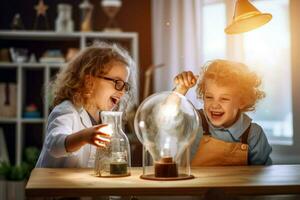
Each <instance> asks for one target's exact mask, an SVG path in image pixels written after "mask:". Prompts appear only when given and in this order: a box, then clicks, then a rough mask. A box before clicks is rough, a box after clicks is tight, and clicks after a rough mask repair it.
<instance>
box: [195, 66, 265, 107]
mask: <svg viewBox="0 0 300 200" xmlns="http://www.w3.org/2000/svg"><path fill="white" fill-rule="evenodd" d="M207 79H210V80H213V81H215V83H216V84H218V85H221V86H229V87H235V88H236V89H238V92H239V95H240V98H241V102H242V105H244V107H243V108H242V109H241V111H242V112H247V111H253V110H255V105H256V103H257V102H258V101H259V100H260V99H262V98H264V97H265V93H264V92H263V91H262V90H260V89H259V87H260V85H261V79H260V77H258V75H257V74H256V73H255V72H252V71H250V70H249V69H248V67H247V66H246V65H244V64H242V63H238V62H233V61H228V60H213V61H209V62H207V64H205V65H204V67H203V69H202V73H201V78H200V81H199V83H198V85H197V90H196V91H197V95H198V98H200V99H203V98H204V93H205V88H206V80H207Z"/></svg>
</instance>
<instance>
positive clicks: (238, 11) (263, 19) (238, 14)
mask: <svg viewBox="0 0 300 200" xmlns="http://www.w3.org/2000/svg"><path fill="white" fill-rule="evenodd" d="M271 19H272V15H271V14H269V13H261V12H260V11H259V10H258V9H257V8H256V7H254V6H253V5H252V4H251V3H250V2H249V1H248V0H237V1H236V4H235V11H234V16H233V20H232V22H231V23H230V24H229V25H228V26H227V27H226V28H225V33H227V34H238V33H244V32H247V31H251V30H253V29H256V28H258V27H260V26H262V25H264V24H266V23H268V22H269V21H270V20H271Z"/></svg>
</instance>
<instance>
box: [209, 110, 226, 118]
mask: <svg viewBox="0 0 300 200" xmlns="http://www.w3.org/2000/svg"><path fill="white" fill-rule="evenodd" d="M210 115H211V117H212V119H220V118H221V117H222V116H223V115H224V112H216V111H211V112H210Z"/></svg>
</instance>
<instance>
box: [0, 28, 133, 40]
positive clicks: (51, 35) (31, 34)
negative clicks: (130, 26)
mask: <svg viewBox="0 0 300 200" xmlns="http://www.w3.org/2000/svg"><path fill="white" fill-rule="evenodd" d="M80 37H92V38H94V37H97V38H102V39H117V40H122V39H133V38H136V37H137V33H135V32H71V33H59V32H53V31H9V30H3V31H0V38H8V39H26V38H27V39H30V40H41V39H44V40H49V39H53V40H61V39H78V38H80Z"/></svg>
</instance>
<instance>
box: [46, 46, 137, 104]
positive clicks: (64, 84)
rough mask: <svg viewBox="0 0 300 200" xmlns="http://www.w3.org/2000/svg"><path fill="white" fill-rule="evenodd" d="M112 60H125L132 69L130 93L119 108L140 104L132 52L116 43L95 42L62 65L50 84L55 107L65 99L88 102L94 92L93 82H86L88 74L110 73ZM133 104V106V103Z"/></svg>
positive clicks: (124, 62) (82, 102)
mask: <svg viewBox="0 0 300 200" xmlns="http://www.w3.org/2000/svg"><path fill="white" fill-rule="evenodd" d="M111 62H121V63H123V64H125V65H126V66H128V68H129V70H130V74H129V80H128V83H129V84H130V91H129V92H127V93H126V94H125V95H124V96H123V98H122V100H121V102H120V106H119V109H126V108H127V107H128V106H129V105H130V104H136V99H137V98H135V97H136V66H135V63H134V62H133V60H132V58H131V57H130V56H129V54H128V52H127V51H126V50H125V49H123V48H121V47H120V46H118V45H116V44H108V43H105V42H101V43H97V44H94V45H93V46H90V47H87V48H85V49H84V50H82V51H81V52H80V53H79V54H78V55H77V56H75V58H73V60H71V61H70V63H68V65H67V66H65V67H62V68H61V70H60V72H59V73H58V74H57V76H56V79H54V80H53V81H52V82H51V83H50V90H51V93H52V96H53V97H54V98H53V102H52V106H53V107H54V106H56V105H58V104H60V103H61V102H63V101H64V100H70V101H71V102H72V103H73V104H74V105H75V106H84V105H86V104H87V102H88V99H89V98H90V94H91V87H92V86H91V84H88V83H87V82H86V81H85V77H86V75H91V76H99V75H103V74H106V73H108V72H109V70H110V68H111V67H112V65H110V63H111ZM129 107H130V106H129Z"/></svg>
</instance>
